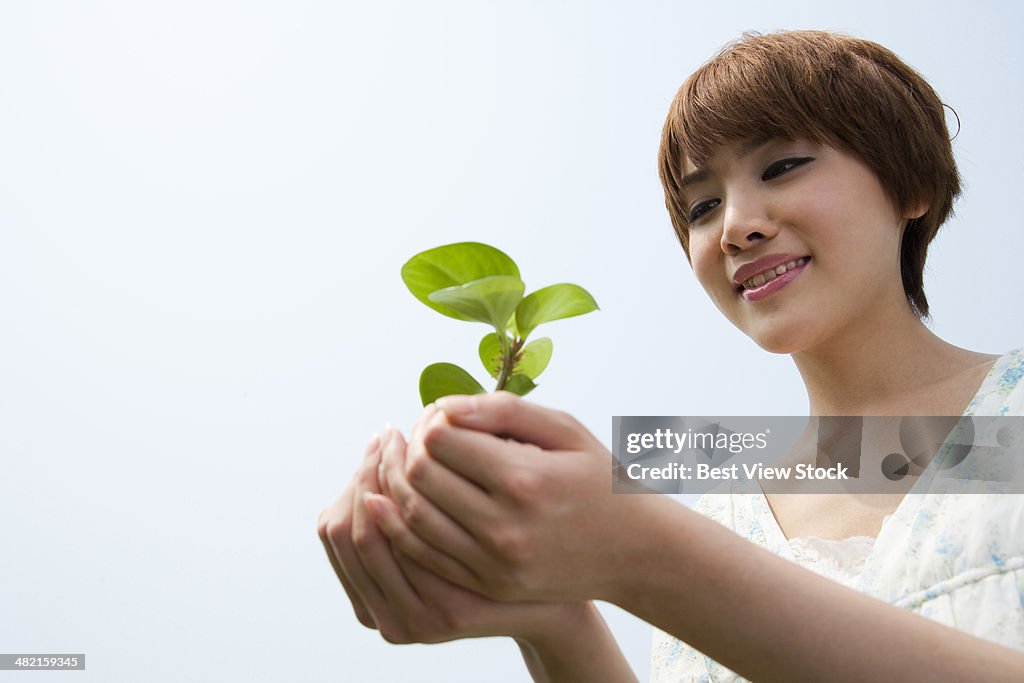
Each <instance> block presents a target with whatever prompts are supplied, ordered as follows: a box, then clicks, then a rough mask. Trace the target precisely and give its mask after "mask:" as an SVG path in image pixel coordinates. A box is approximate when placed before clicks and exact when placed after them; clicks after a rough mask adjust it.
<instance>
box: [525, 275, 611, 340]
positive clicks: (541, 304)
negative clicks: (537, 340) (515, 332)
mask: <svg viewBox="0 0 1024 683" xmlns="http://www.w3.org/2000/svg"><path fill="white" fill-rule="evenodd" d="M596 309H597V302H596V301H594V297H592V296H590V293H589V292H587V290H585V289H583V288H582V287H580V286H579V285H570V284H561V285H551V286H550V287H544V288H543V289H538V290H537V291H536V292H534V293H533V294H530V295H529V296H528V297H526V298H525V299H523V300H522V302H520V304H519V307H518V308H517V309H516V323H517V324H518V326H519V333H520V335H521V336H522V338H523V339H525V338H526V337H527V336H529V334H530V332H532V331H533V329H534V328H535V327H537V325H540V324H541V323H547V322H551V321H552V320H561V319H562V318H571V317H573V316H576V315H583V314H584V313H590V312H591V311H593V310H596Z"/></svg>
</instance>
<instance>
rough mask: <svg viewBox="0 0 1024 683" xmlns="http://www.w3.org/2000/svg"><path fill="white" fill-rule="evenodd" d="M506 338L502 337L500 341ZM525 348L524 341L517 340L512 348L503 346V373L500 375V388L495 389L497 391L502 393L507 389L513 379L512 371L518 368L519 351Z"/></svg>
mask: <svg viewBox="0 0 1024 683" xmlns="http://www.w3.org/2000/svg"><path fill="white" fill-rule="evenodd" d="M502 337H504V335H501V337H499V339H501V338H502ZM522 346H523V340H522V339H518V338H517V339H515V340H513V341H512V344H511V346H509V347H508V348H505V344H502V349H501V371H500V372H499V373H498V386H496V387H494V390H495V391H501V390H502V389H504V388H505V384H507V383H508V380H509V379H510V378H511V377H512V371H513V370H515V367H516V354H518V353H519V349H520V348H522Z"/></svg>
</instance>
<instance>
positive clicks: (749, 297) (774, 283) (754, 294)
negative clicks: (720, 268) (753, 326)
mask: <svg viewBox="0 0 1024 683" xmlns="http://www.w3.org/2000/svg"><path fill="white" fill-rule="evenodd" d="M810 261H811V259H810V257H806V261H805V262H804V263H801V264H798V265H797V266H796V267H795V268H789V269H787V270H786V272H785V273H783V274H782V275H779V276H777V277H776V278H775V279H773V280H769V281H767V282H765V283H764V284H763V285H760V286H758V287H754V288H752V289H746V288H744V289H742V290H741V291H740V298H741V299H743V300H744V301H760V300H761V299H764V298H765V297H768V296H771V295H772V294H774V293H775V292H777V291H779V290H780V289H782V288H783V287H785V286H786V285H788V284H789V283H790V282H792V281H793V280H795V279H796V278H798V277H800V273H802V272H804V269H805V268H806V267H807V265H808V264H809V263H810Z"/></svg>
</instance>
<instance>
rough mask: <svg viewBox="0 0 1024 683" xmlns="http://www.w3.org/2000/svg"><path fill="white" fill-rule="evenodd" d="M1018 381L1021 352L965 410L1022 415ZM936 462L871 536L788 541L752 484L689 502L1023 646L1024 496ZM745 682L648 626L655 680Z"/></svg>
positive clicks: (815, 562) (845, 575)
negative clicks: (974, 487) (981, 484)
mask: <svg viewBox="0 0 1024 683" xmlns="http://www.w3.org/2000/svg"><path fill="white" fill-rule="evenodd" d="M1022 378H1024V349H1018V350H1016V351H1011V352H1010V353H1007V354H1006V355H1004V356H1002V357H1000V358H999V359H998V360H997V361H996V362H995V364H994V365H993V367H992V369H991V370H990V371H989V373H988V375H987V376H986V377H985V380H984V381H983V382H982V384H981V387H980V388H979V390H978V392H977V394H975V396H974V398H973V399H972V400H971V402H970V404H969V405H968V407H967V409H966V411H965V415H979V416H981V415H1017V416H1024V382H1022V381H1021V379H1022ZM940 457H941V456H940ZM938 459H939V458H937V460H938ZM1014 465H1015V466H1019V463H1015V464H1014ZM935 469H936V468H926V470H925V473H924V474H923V475H922V476H921V477H920V479H919V480H918V481H917V482H916V483H915V484H914V486H913V488H912V489H911V491H910V492H909V493H908V494H907V495H906V496H905V497H904V499H903V500H902V502H901V503H900V505H899V506H898V507H897V508H896V510H895V512H894V513H893V514H892V515H890V516H888V517H886V519H885V521H884V523H883V525H882V528H881V531H880V532H879V534H878V536H877V538H871V537H865V536H858V537H853V538H850V539H845V540H843V541H822V540H821V539H813V538H801V539H792V540H787V539H786V537H785V535H784V534H783V532H782V530H781V529H780V528H779V525H778V523H777V522H776V520H775V516H774V515H773V514H772V512H771V509H770V508H769V506H768V502H767V499H766V498H765V496H764V494H763V492H761V490H760V486H759V485H758V484H757V482H756V481H754V482H750V481H748V482H742V483H736V484H735V485H734V486H733V489H732V492H731V493H725V494H722V493H717V494H708V495H705V496H704V497H702V498H701V499H700V501H698V503H697V505H696V507H695V508H694V509H695V510H696V511H697V512H699V513H701V514H703V515H704V516H706V517H709V518H710V519H713V520H715V521H717V522H719V523H720V524H723V525H724V526H726V527H728V528H730V529H732V530H733V531H735V532H736V533H738V534H740V535H741V536H743V537H744V538H746V539H747V540H749V541H751V542H752V543H756V544H757V545H759V546H762V547H764V548H767V549H768V550H770V551H772V552H773V553H775V554H776V555H779V556H781V557H784V558H786V559H788V560H790V561H793V562H797V563H798V564H800V565H801V566H804V567H806V568H807V569H810V570H811V571H815V572H816V573H819V574H822V575H824V576H826V577H828V578H830V579H832V580H835V581H838V582H840V583H842V584H844V585H846V586H848V587H850V588H854V589H856V590H859V591H862V592H864V593H866V594H868V595H871V596H874V597H876V598H879V599H881V600H884V601H885V602H888V603H890V604H892V605H896V606H898V607H902V608H904V609H907V610H909V611H911V612H914V613H916V614H920V615H922V616H925V617H928V618H929V619H933V620H935V621H938V622H940V623H942V624H945V625H947V626H951V627H953V628H957V629H959V630H961V631H966V632H967V633H970V634H972V635H975V636H978V637H980V638H985V639H987V640H991V641H994V642H997V643H1000V644H1002V645H1005V646H1007V647H1012V648H1016V649H1020V650H1024V494H1017V493H958V492H956V490H955V487H952V488H951V487H949V486H948V485H946V486H943V485H942V484H943V482H941V481H939V480H938V478H936V477H929V476H927V475H928V474H929V471H931V472H932V473H934V470H935ZM946 483H948V482H946ZM939 490H941V492H936V491H939ZM743 680H745V679H743V678H741V677H740V676H739V675H737V674H736V673H734V672H733V671H731V670H729V669H727V668H725V667H724V666H722V665H721V664H719V663H718V662H716V661H714V660H713V659H711V658H710V657H707V656H705V655H704V654H702V653H701V652H699V651H698V650H696V649H694V648H692V647H690V646H689V645H687V644H686V643H684V642H682V641H680V640H679V639H678V638H675V637H674V636H672V635H670V634H668V633H665V632H664V631H661V630H660V629H657V628H656V629H654V642H653V646H652V651H651V681H652V683H669V682H671V683H683V682H687V683H688V682H707V683H711V682H715V683H726V682H729V683H731V682H733V681H743Z"/></svg>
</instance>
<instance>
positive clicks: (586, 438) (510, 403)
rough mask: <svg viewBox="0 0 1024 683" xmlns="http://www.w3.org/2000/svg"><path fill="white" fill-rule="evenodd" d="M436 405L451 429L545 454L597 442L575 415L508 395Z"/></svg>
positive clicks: (450, 398) (454, 398)
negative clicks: (516, 443) (498, 438)
mask: <svg viewBox="0 0 1024 683" xmlns="http://www.w3.org/2000/svg"><path fill="white" fill-rule="evenodd" d="M435 405H436V406H437V407H438V408H439V409H440V410H441V411H443V412H444V414H445V416H446V417H447V418H448V421H449V422H450V423H451V424H452V425H455V426H458V427H463V428H466V429H475V430H477V431H482V432H489V433H491V434H495V435H498V436H504V437H510V438H512V439H515V440H516V441H520V442H522V443H530V444H534V445H536V446H540V447H541V448H543V449H544V450H583V449H584V448H587V447H588V446H590V445H593V444H594V443H596V442H597V440H596V439H595V438H594V436H593V435H592V434H591V433H590V432H589V431H587V428H586V427H584V426H583V425H582V424H580V422H579V421H578V420H577V419H576V418H574V417H573V416H572V415H569V414H568V413H564V412H562V411H560V410H553V409H551V408H545V407H543V406H539V405H537V404H536V403H531V402H529V401H524V400H523V399H521V398H520V397H519V396H516V395H515V394H513V393H511V392H508V391H496V392H494V393H492V394H475V395H472V396H444V397H442V398H439V399H437V401H436V402H435Z"/></svg>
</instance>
